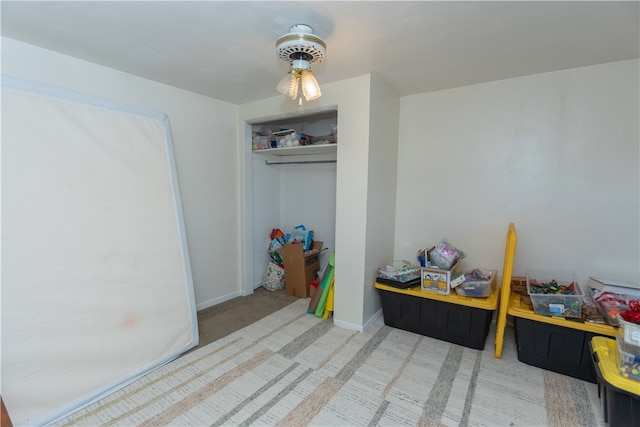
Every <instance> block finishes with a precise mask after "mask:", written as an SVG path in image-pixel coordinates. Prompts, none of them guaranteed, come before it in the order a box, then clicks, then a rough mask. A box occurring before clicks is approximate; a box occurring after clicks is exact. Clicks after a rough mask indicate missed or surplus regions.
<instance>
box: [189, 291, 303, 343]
mask: <svg viewBox="0 0 640 427" xmlns="http://www.w3.org/2000/svg"><path fill="white" fill-rule="evenodd" d="M297 300H298V298H296V297H294V296H291V295H287V294H286V293H285V291H284V289H283V290H279V291H270V290H267V289H265V288H262V287H260V288H257V289H255V290H254V292H253V294H251V295H247V296H244V297H237V298H233V299H231V300H229V301H225V302H223V303H220V304H217V305H215V306H213V307H209V308H205V309H204V310H200V311H198V330H199V335H200V343H199V344H198V347H196V348H200V347H203V346H205V345H207V344H210V343H212V342H213V341H215V340H218V339H220V338H222V337H225V336H227V335H229V334H231V333H232V332H235V331H237V330H238V329H242V328H244V327H245V326H248V325H250V324H252V323H254V322H256V321H258V320H260V319H262V318H263V317H266V316H268V315H269V314H271V313H275V312H276V311H278V310H280V309H281V308H284V307H286V306H287V305H289V304H291V303H293V302H294V301H297ZM193 350H195V348H194V349H193Z"/></svg>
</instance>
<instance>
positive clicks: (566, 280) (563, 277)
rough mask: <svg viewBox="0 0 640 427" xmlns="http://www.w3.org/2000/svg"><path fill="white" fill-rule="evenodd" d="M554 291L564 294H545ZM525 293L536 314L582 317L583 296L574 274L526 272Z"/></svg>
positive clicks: (564, 272) (569, 272) (540, 271)
mask: <svg viewBox="0 0 640 427" xmlns="http://www.w3.org/2000/svg"><path fill="white" fill-rule="evenodd" d="M554 289H555V290H557V292H564V293H547V292H550V291H552V290H554ZM527 292H528V294H529V296H530V297H531V303H532V304H533V311H534V312H535V313H536V314H542V315H544V316H560V317H572V318H579V317H581V316H582V302H583V298H584V295H583V293H582V290H581V289H580V285H579V284H578V281H577V280H576V276H575V273H573V272H571V271H544V270H531V271H528V272H527Z"/></svg>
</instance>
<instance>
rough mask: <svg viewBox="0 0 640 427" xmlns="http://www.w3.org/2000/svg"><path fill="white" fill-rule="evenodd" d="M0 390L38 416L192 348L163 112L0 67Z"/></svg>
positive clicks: (15, 410) (16, 415)
mask: <svg viewBox="0 0 640 427" xmlns="http://www.w3.org/2000/svg"><path fill="white" fill-rule="evenodd" d="M2 84H3V89H2V353H1V354H2V377H1V381H2V383H1V384H2V389H1V393H2V397H3V400H4V401H5V404H6V406H7V409H8V411H9V413H10V415H11V417H12V419H13V422H14V424H16V425H25V424H29V425H34V424H46V423H49V422H51V421H53V420H55V419H57V418H59V417H61V416H64V415H66V414H67V413H69V412H71V411H73V410H75V409H77V408H79V407H81V406H83V405H86V404H88V403H90V402H92V401H94V400H95V399H97V398H99V397H100V396H102V395H104V394H107V393H110V392H112V391H114V390H116V389H117V388H119V387H122V386H123V385H125V384H127V383H129V382H131V381H132V380H133V379H135V378H137V377H139V376H140V375H142V374H144V373H145V372H148V371H149V370H150V369H152V368H154V367H157V366H159V365H160V364H163V363H166V362H167V361H169V360H171V359H173V358H175V357H177V356H178V355H180V354H181V353H183V352H184V351H185V350H188V349H189V348H192V347H193V346H195V345H197V343H198V330H197V318H196V310H195V301H194V295H193V284H192V280H191V272H190V266H189V257H188V252H187V247H186V239H185V233H184V224H183V219H182V213H181V204H180V197H179V192H178V186H177V178H176V173H175V167H174V159H173V151H172V146H171V133H170V129H169V121H168V119H167V117H166V116H165V115H164V114H160V113H154V112H147V111H142V110H137V109H135V108H131V107H125V106H120V105H116V104H114V103H110V102H107V101H103V100H97V99H91V98H89V97H83V96H78V95H76V94H72V93H67V92H65V91H62V90H59V89H54V88H50V87H44V86H41V85H37V84H34V83H30V82H24V81H18V80H14V79H11V78H8V77H4V76H3V81H2Z"/></svg>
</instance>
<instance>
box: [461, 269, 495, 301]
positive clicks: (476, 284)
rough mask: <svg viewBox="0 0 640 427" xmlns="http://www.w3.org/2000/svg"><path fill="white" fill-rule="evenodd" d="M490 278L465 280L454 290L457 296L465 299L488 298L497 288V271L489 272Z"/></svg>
mask: <svg viewBox="0 0 640 427" xmlns="http://www.w3.org/2000/svg"><path fill="white" fill-rule="evenodd" d="M489 271H490V272H491V277H490V278H489V279H488V280H479V279H473V278H472V279H467V280H465V281H464V282H462V283H461V284H459V285H458V286H456V287H455V288H454V289H455V290H456V293H457V294H458V295H462V296H465V297H488V296H489V295H491V294H492V293H493V291H495V289H496V287H497V284H496V283H497V278H496V277H497V276H498V270H489Z"/></svg>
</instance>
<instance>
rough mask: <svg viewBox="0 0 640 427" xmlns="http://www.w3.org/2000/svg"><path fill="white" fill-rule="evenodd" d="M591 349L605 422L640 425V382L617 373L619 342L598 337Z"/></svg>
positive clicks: (622, 426) (618, 425) (611, 425)
mask: <svg viewBox="0 0 640 427" xmlns="http://www.w3.org/2000/svg"><path fill="white" fill-rule="evenodd" d="M590 348H591V351H592V356H593V366H594V369H595V373H596V378H597V382H598V397H599V398H600V403H601V405H602V415H603V418H604V421H605V422H607V423H609V427H627V426H638V425H640V382H637V381H633V380H629V379H625V378H624V377H622V376H621V375H620V374H619V373H618V372H619V371H618V354H617V350H618V348H617V346H616V341H615V340H613V339H609V338H604V337H598V338H595V339H593V340H592V341H591V345H590Z"/></svg>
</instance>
